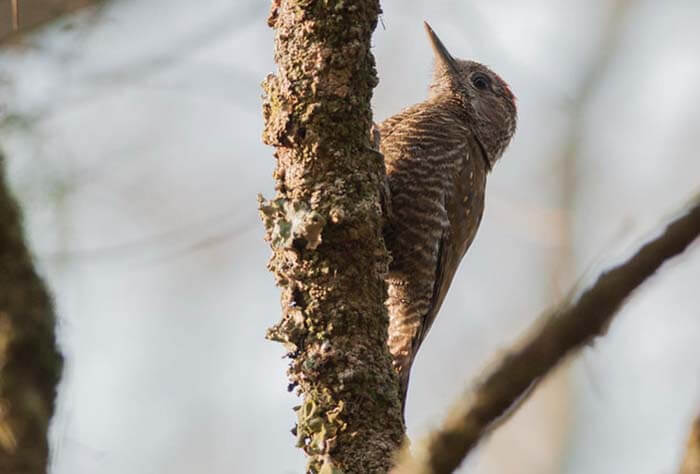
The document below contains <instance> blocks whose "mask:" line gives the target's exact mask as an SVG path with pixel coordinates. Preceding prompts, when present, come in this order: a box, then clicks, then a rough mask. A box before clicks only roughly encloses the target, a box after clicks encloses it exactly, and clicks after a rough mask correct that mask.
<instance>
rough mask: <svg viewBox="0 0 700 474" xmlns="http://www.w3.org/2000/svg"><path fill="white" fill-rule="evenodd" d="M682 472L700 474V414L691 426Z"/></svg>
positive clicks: (681, 473) (682, 473) (684, 473)
mask: <svg viewBox="0 0 700 474" xmlns="http://www.w3.org/2000/svg"><path fill="white" fill-rule="evenodd" d="M678 472H679V473H680V474H700V416H698V417H697V418H695V421H694V422H693V426H691V428H690V434H689V435H688V442H687V444H686V448H685V456H684V457H683V464H682V465H681V469H680V471H678Z"/></svg>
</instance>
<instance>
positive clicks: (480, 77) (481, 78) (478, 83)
mask: <svg viewBox="0 0 700 474" xmlns="http://www.w3.org/2000/svg"><path fill="white" fill-rule="evenodd" d="M472 84H473V85H474V87H476V88H477V89H479V90H480V91H484V90H486V89H488V88H489V87H491V79H489V78H488V76H486V75H485V74H481V73H476V74H474V75H473V76H472Z"/></svg>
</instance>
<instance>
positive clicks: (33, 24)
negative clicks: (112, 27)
mask: <svg viewBox="0 0 700 474" xmlns="http://www.w3.org/2000/svg"><path fill="white" fill-rule="evenodd" d="M102 1H104V0H32V1H28V0H11V2H10V12H9V13H10V15H9V18H10V20H9V22H8V23H6V24H3V20H2V19H0V45H3V46H4V45H5V44H7V43H12V42H15V41H18V40H19V39H20V38H21V36H22V35H24V34H26V33H31V32H33V31H35V30H36V29H38V28H40V27H42V26H45V25H46V24H47V23H49V22H51V21H54V20H56V19H58V18H59V17H61V16H63V15H65V14H68V13H73V12H75V11H77V10H80V9H82V8H85V7H88V6H91V5H95V4H98V3H101V2H102ZM1 12H2V8H1V7H0V13H1Z"/></svg>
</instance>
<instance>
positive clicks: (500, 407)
mask: <svg viewBox="0 0 700 474" xmlns="http://www.w3.org/2000/svg"><path fill="white" fill-rule="evenodd" d="M698 235H700V195H699V196H697V197H696V198H695V199H694V201H693V203H692V205H691V207H690V209H689V210H688V211H687V212H686V213H685V214H684V215H683V216H682V217H679V218H678V219H676V220H674V221H673V222H671V223H670V224H669V225H668V227H667V228H666V230H665V232H664V233H663V234H662V235H661V236H659V237H657V238H656V239H653V240H651V241H650V242H648V243H647V244H645V245H644V246H643V247H642V248H641V249H639V250H638V251H637V253H636V254H635V255H634V256H632V257H631V258H630V259H629V260H628V261H626V262H625V263H623V264H621V265H619V266H617V267H614V268H613V269H611V270H608V271H606V272H604V273H603V274H601V275H600V276H599V277H598V279H597V281H596V282H595V284H594V285H593V286H592V287H591V288H589V289H587V290H586V291H585V292H583V294H582V295H581V297H580V298H578V299H577V300H575V301H566V302H564V304H562V305H561V306H560V307H559V308H558V309H555V310H554V311H553V312H552V313H550V314H548V315H547V317H546V318H545V319H544V321H543V322H542V323H541V324H540V325H539V326H538V327H537V328H535V331H534V332H533V333H532V335H531V336H530V337H528V338H526V339H525V340H524V341H523V342H522V343H521V344H519V346H518V347H517V348H516V349H513V350H511V351H510V353H509V354H508V355H507V356H505V357H504V358H503V359H502V360H501V361H499V363H498V364H497V366H496V367H495V368H494V369H493V370H491V371H490V372H489V373H487V374H486V375H485V377H484V378H483V379H482V381H480V382H479V383H478V384H477V385H476V387H475V388H474V389H472V390H471V391H470V392H468V393H467V394H466V395H465V397H464V398H462V399H461V400H459V401H458V403H457V404H456V405H455V406H454V407H453V408H452V410H451V412H450V414H449V416H448V418H447V420H445V422H444V423H443V426H442V427H441V428H440V429H439V430H437V431H436V432H434V433H433V434H432V435H430V436H429V438H428V440H427V441H426V442H425V443H424V445H422V446H419V447H418V449H417V453H416V456H415V457H414V458H410V457H408V456H406V459H404V460H403V461H402V463H401V465H400V466H399V467H397V468H396V469H395V471H394V472H395V473H396V474H398V473H401V474H409V473H410V474H419V473H420V474H447V473H451V472H453V471H454V470H455V469H456V468H457V467H458V466H459V465H460V463H461V462H462V460H463V459H464V458H465V457H466V455H467V453H469V451H470V450H471V449H472V448H473V447H474V446H475V445H476V444H477V442H478V441H479V440H480V439H481V438H482V437H484V436H485V435H486V434H487V433H488V432H489V431H490V429H492V428H493V427H494V426H495V425H496V424H497V423H498V422H499V421H500V420H502V419H503V418H504V417H506V416H507V415H508V414H509V413H511V412H512V411H513V410H514V409H515V408H517V406H518V404H519V402H520V401H521V400H522V399H523V398H525V397H526V395H528V393H530V391H531V390H532V389H533V388H534V387H535V386H536V384H537V382H538V381H539V380H540V379H541V378H542V377H543V376H544V375H546V374H547V372H549V371H550V370H551V369H552V368H554V367H555V366H556V365H557V364H558V363H559V362H560V361H561V360H562V359H563V358H564V357H565V356H567V355H569V354H571V353H573V352H574V351H576V350H578V349H580V348H581V347H583V346H584V345H586V344H588V343H589V342H591V341H592V340H593V339H594V338H595V337H596V336H600V335H603V334H604V333H605V331H606V329H607V327H608V326H609V324H610V322H611V321H612V318H613V316H614V315H615V313H616V312H617V310H618V309H619V308H620V307H621V305H622V303H623V302H624V301H625V300H626V299H627V297H628V296H629V295H630V294H631V293H632V291H634V290H635V289H636V288H637V287H638V286H639V285H641V284H642V283H643V282H644V281H645V280H646V279H647V278H649V277H650V276H651V275H652V274H653V273H654V272H655V271H656V270H657V269H658V268H659V267H660V266H661V265H662V264H663V263H664V262H665V261H666V260H668V259H670V258H672V257H674V256H676V255H678V254H680V253H681V252H683V251H684V250H685V249H686V247H687V246H688V245H690V243H691V242H692V241H693V240H695V239H696V238H697V237H698Z"/></svg>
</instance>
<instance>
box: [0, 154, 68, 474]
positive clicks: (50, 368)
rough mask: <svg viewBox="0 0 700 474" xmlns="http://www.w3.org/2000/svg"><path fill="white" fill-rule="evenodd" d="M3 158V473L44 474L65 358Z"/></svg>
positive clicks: (0, 295)
mask: <svg viewBox="0 0 700 474" xmlns="http://www.w3.org/2000/svg"><path fill="white" fill-rule="evenodd" d="M54 326H55V316H54V311H53V304H52V300H51V297H50V296H49V293H48V291H47V290H46V287H45V285H44V283H43V281H42V280H41V278H40V277H39V276H38V275H37V273H36V270H35V269H34V265H33V263H32V259H31V255H30V252H29V250H28V249H27V246H26V244H25V242H24V232H23V229H22V222H21V216H20V212H19V208H18V207H17V204H16V202H15V200H14V199H13V197H12V196H11V194H10V192H9V189H8V185H7V183H6V180H5V176H4V159H3V157H2V155H0V472H2V473H12V474H43V473H45V472H46V467H47V463H48V453H49V449H48V441H47V430H48V426H49V422H50V420H51V416H52V415H53V411H54V398H55V394H56V385H57V383H58V381H59V378H60V374H61V367H62V362H63V359H62V357H61V355H60V353H59V352H58V349H57V347H56V340H55V336H54Z"/></svg>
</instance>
